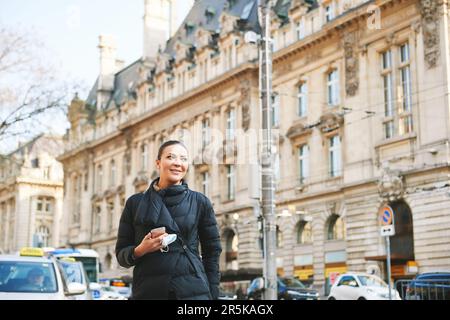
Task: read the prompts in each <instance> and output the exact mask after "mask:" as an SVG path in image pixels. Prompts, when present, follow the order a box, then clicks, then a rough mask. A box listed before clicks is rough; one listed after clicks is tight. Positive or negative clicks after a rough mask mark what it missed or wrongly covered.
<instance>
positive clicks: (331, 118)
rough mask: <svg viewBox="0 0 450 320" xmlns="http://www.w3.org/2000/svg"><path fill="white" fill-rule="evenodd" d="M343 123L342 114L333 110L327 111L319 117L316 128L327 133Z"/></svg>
mask: <svg viewBox="0 0 450 320" xmlns="http://www.w3.org/2000/svg"><path fill="white" fill-rule="evenodd" d="M343 123H344V116H343V115H342V114H338V113H335V112H329V113H326V114H324V115H322V116H321V117H320V122H319V125H318V128H319V129H320V131H321V132H322V133H328V132H331V131H333V130H336V129H339V128H340V127H341V126H342V124H343Z"/></svg>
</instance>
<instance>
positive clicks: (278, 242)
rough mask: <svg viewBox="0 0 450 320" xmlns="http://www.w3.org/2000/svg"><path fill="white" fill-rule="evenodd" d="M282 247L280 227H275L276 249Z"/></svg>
mask: <svg viewBox="0 0 450 320" xmlns="http://www.w3.org/2000/svg"><path fill="white" fill-rule="evenodd" d="M281 247H283V233H282V232H281V231H280V227H278V226H277V248H281Z"/></svg>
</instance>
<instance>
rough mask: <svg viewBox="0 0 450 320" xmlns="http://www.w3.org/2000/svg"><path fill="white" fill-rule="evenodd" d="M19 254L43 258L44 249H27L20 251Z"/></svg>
mask: <svg viewBox="0 0 450 320" xmlns="http://www.w3.org/2000/svg"><path fill="white" fill-rule="evenodd" d="M19 254H20V255H21V256H27V257H43V256H44V250H43V249H42V248H34V247H25V248H22V249H20V251H19Z"/></svg>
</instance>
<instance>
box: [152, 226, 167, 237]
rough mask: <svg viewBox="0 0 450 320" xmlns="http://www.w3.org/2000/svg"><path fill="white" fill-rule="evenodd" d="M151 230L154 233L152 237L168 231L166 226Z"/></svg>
mask: <svg viewBox="0 0 450 320" xmlns="http://www.w3.org/2000/svg"><path fill="white" fill-rule="evenodd" d="M150 232H151V234H152V238H157V237H159V236H160V235H162V234H164V233H165V232H166V227H159V228H155V229H152V230H151V231H150Z"/></svg>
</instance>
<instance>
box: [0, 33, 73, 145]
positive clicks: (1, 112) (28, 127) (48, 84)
mask: <svg viewBox="0 0 450 320" xmlns="http://www.w3.org/2000/svg"><path fill="white" fill-rule="evenodd" d="M45 51H46V49H45V47H44V46H43V45H42V43H40V42H39V41H38V40H36V37H35V35H34V34H32V33H31V32H24V31H19V30H15V29H11V28H7V27H4V26H3V27H2V26H0V154H1V153H4V152H5V151H6V148H7V145H8V146H10V147H11V145H12V144H17V141H18V139H19V138H28V137H31V136H35V135H37V134H38V133H41V132H44V131H49V130H51V129H52V128H53V127H54V126H56V125H60V123H55V119H57V118H58V119H62V118H63V117H61V113H66V109H67V105H68V102H69V101H68V100H69V99H70V97H71V96H72V95H73V92H74V90H75V88H74V87H75V85H74V84H73V83H71V84H69V81H68V80H67V79H58V78H57V77H56V72H55V70H54V69H53V68H52V66H51V65H48V64H47V65H45V63H44V62H43V61H44V59H43V55H45ZM57 114H58V115H59V116H57ZM58 122H61V120H59V121H58Z"/></svg>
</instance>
